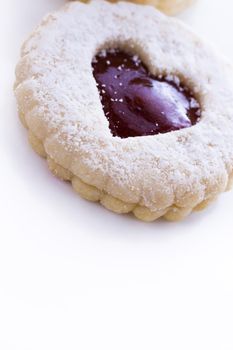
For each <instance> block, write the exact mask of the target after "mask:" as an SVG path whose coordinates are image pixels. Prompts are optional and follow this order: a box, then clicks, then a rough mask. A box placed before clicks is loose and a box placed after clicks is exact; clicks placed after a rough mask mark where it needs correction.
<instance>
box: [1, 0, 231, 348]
mask: <svg viewBox="0 0 233 350" xmlns="http://www.w3.org/2000/svg"><path fill="white" fill-rule="evenodd" d="M62 3H63V1H62V0H36V1H33V0H1V4H0V40H1V43H0V44H1V46H0V47H1V55H0V108H1V118H0V159H1V169H0V206H1V209H0V213H1V214H0V349H1V350H41V349H43V350H61V349H62V350H74V349H75V350H77V349H80V350H94V349H101V350H119V349H120V350H138V349H140V350H152V349H153V350H155V349H158V350H174V349H179V350H194V349H195V350H197V349H198V350H209V349H211V350H217V349H218V350H228V349H229V350H230V349H231V350H232V349H233V213H232V208H233V192H232V193H227V194H224V195H222V196H221V198H220V199H219V200H218V202H217V203H216V204H214V205H213V206H211V207H210V208H209V209H208V210H207V211H205V212H203V213H199V214H193V215H192V216H191V217H189V218H188V219H187V220H186V221H184V222H181V223H167V222H163V221H160V222H155V223H152V224H145V223H142V222H138V221H136V220H135V219H133V218H132V217H130V216H117V215H115V214H112V213H110V212H108V211H107V210H105V209H103V208H102V207H101V206H99V205H97V204H92V203H88V202H86V201H84V200H82V199H80V198H79V197H78V196H77V195H76V194H75V193H74V192H73V191H72V189H71V186H69V185H68V184H65V183H62V182H60V181H59V180H57V179H55V178H54V177H52V176H51V174H50V173H49V171H48V169H47V166H46V164H45V161H44V160H42V159H40V158H39V157H38V156H37V155H36V154H35V153H34V152H33V151H32V150H31V148H30V147H29V145H28V143H27V138H26V132H25V130H24V129H23V127H22V126H21V125H20V123H19V121H18V119H17V112H16V106H15V99H14V96H13V93H12V85H13V81H14V67H15V64H16V62H17V59H18V52H19V47H20V45H21V42H22V41H23V40H24V39H25V38H26V37H27V35H28V34H29V33H30V31H31V30H32V29H33V27H34V26H35V25H36V24H37V23H38V22H39V20H40V19H41V17H42V15H43V14H45V13H46V12H47V11H48V10H52V9H56V8H58V7H59V5H61V4H62ZM232 11H233V4H232V1H230V0H221V1H220V0H199V3H198V4H197V5H196V6H194V7H192V8H191V9H190V10H188V11H186V12H185V13H183V14H182V16H180V17H181V18H182V20H184V21H185V22H187V23H189V24H190V25H191V26H192V27H193V29H194V30H196V31H197V32H198V33H200V34H201V35H202V36H203V37H205V38H206V39H208V40H210V41H211V42H212V43H214V44H215V46H217V48H218V49H219V50H220V51H221V52H222V53H224V54H225V55H227V56H228V57H229V58H230V59H233V39H232V34H233V21H232ZM223 108H224V106H223ZM232 132H233V131H232Z"/></svg>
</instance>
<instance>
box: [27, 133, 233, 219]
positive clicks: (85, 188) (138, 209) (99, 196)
mask: <svg viewBox="0 0 233 350" xmlns="http://www.w3.org/2000/svg"><path fill="white" fill-rule="evenodd" d="M28 139H29V143H30V144H31V146H32V148H33V149H34V151H35V152H36V153H37V154H38V155H40V156H41V157H43V158H46V159H47V163H48V167H49V169H50V171H51V172H52V173H53V175H55V176H56V177H58V178H60V179H61V180H64V181H70V182H71V184H72V187H73V189H74V190H75V191H76V192H77V193H78V194H79V195H80V196H81V197H82V198H84V199H86V200H89V201H92V202H100V203H101V204H102V205H103V206H104V207H105V208H106V209H109V210H111V211H113V212H114V213H117V214H126V213H130V212H132V213H133V214H134V215H135V217H136V218H138V219H139V220H142V221H147V222H151V221H155V220H157V219H159V218H164V219H166V220H168V221H180V220H182V219H184V218H185V217H186V216H188V215H189V214H190V213H191V212H192V211H200V210H203V209H205V208H206V207H207V206H208V205H209V204H211V203H212V202H213V201H214V200H215V199H216V197H217V196H216V195H213V196H212V197H210V198H208V199H205V200H203V201H202V202H201V203H199V204H198V205H197V206H195V207H194V208H189V207H184V208H181V207H177V206H175V205H172V206H170V207H168V208H166V209H162V210H158V211H151V210H150V209H148V208H146V207H144V206H140V205H138V204H132V203H126V202H123V201H121V200H120V199H118V198H115V197H113V196H111V195H109V194H108V193H105V192H103V191H101V190H99V189H98V188H96V187H94V186H92V185H89V184H87V183H85V182H84V181H83V180H81V179H80V178H79V177H77V176H76V175H74V174H72V173H71V172H70V171H69V170H67V169H65V168H63V167H62V166H60V165H59V164H57V163H56V162H55V161H54V160H53V159H52V158H50V156H49V155H48V154H47V153H46V151H45V149H44V146H43V143H42V142H41V141H40V140H39V139H38V138H37V137H36V136H35V135H34V134H33V133H32V132H31V131H30V130H29V132H28ZM232 185H233V178H230V180H229V182H228V186H227V190H229V189H230V188H231V187H232Z"/></svg>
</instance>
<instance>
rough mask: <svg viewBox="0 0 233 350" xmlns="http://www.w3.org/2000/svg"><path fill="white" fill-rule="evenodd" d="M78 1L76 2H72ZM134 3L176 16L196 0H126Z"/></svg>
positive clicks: (114, 0) (86, 0) (112, 0)
mask: <svg viewBox="0 0 233 350" xmlns="http://www.w3.org/2000/svg"><path fill="white" fill-rule="evenodd" d="M72 1H76V0H72ZM80 1H82V2H88V0H80ZM109 1H111V2H117V1H118V0H109ZM125 1H130V2H134V3H135V4H144V5H152V6H155V7H156V8H157V9H159V10H160V11H163V12H165V13H166V14H168V15H175V14H176V13H179V12H181V11H182V10H184V9H185V8H186V7H188V6H190V5H191V4H192V3H193V2H194V1H195V0H125Z"/></svg>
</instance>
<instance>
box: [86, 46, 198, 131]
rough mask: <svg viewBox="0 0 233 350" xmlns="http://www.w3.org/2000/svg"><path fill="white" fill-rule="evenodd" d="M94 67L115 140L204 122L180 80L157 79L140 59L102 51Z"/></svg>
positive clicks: (169, 77) (135, 56) (173, 77)
mask: <svg viewBox="0 0 233 350" xmlns="http://www.w3.org/2000/svg"><path fill="white" fill-rule="evenodd" d="M92 67H93V75H94V77H95V80H96V82H97V86H98V90H99V94H100V97H101V102H102V106H103V110H104V113H105V116H106V118H107V119H108V121H109V128H110V130H111V132H112V135H113V136H119V137H121V138H127V137H132V136H146V135H155V134H159V133H166V132H169V131H174V130H179V129H183V128H188V127H191V126H192V125H194V124H196V123H197V122H198V121H199V120H200V114H201V113H200V105H199V103H198V102H197V100H196V99H195V97H194V95H193V93H192V92H191V91H190V90H189V89H188V88H187V87H186V86H184V84H181V83H180V80H179V78H178V77H177V76H167V77H162V76H159V77H155V76H153V75H152V74H150V73H149V71H148V69H147V68H146V66H145V65H144V64H143V63H142V61H141V60H140V59H139V57H138V56H137V55H134V56H133V55H129V54H128V53H126V52H123V51H121V50H119V49H109V50H102V51H101V52H99V53H98V54H97V55H96V57H95V58H94V60H93V62H92Z"/></svg>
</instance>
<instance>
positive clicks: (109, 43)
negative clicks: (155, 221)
mask: <svg viewBox="0 0 233 350" xmlns="http://www.w3.org/2000/svg"><path fill="white" fill-rule="evenodd" d="M105 48H119V49H121V50H123V51H126V52H129V53H132V54H136V55H138V56H139V57H140V58H141V59H142V61H143V62H144V64H145V65H146V66H147V68H148V69H149V71H150V72H151V74H153V75H155V76H158V75H161V74H162V75H163V76H178V77H179V79H180V80H181V82H183V83H184V84H186V85H187V86H188V87H189V88H190V89H191V90H192V91H194V92H195V95H196V96H197V99H198V101H199V102H200V104H201V110H202V115H201V121H200V122H199V123H198V124H196V125H195V126H192V127H191V128H187V129H182V130H178V131H174V132H169V133H166V134H158V135H153V136H145V137H144V136H142V137H133V138H127V139H122V138H119V137H113V136H112V134H111V132H110V129H109V127H108V121H107V119H106V117H105V115H104V111H103V108H102V105H101V101H100V97H99V93H98V89H97V87H96V82H95V79H94V77H93V74H92V60H93V57H94V56H95V55H96V54H97V53H98V52H99V51H100V50H102V49H105ZM21 56H22V57H21V60H20V62H19V64H18V67H17V70H16V77H17V80H16V85H15V87H16V89H15V91H16V96H17V99H18V104H19V109H20V111H21V113H23V114H24V116H25V120H26V123H27V126H28V127H29V128H30V130H32V132H33V133H34V134H35V135H36V136H37V137H38V138H39V139H40V140H42V141H43V143H44V146H45V150H46V152H47V153H48V154H49V155H50V157H51V158H53V159H54V160H55V161H56V162H57V163H58V164H60V165H62V166H63V167H64V168H66V169H69V170H70V171H71V172H72V173H73V174H75V175H77V176H79V177H80V178H81V179H83V180H84V181H85V182H87V183H89V184H91V185H93V186H96V187H98V188H99V189H102V190H104V191H106V192H107V193H109V194H111V195H113V196H114V197H116V198H119V199H121V200H123V201H126V202H132V203H140V204H141V205H144V206H146V207H148V208H150V209H151V210H157V209H162V208H165V207H168V206H169V205H171V204H172V203H175V204H176V205H177V206H181V207H182V206H186V205H187V203H188V204H190V205H193V206H194V205H195V204H197V203H199V202H200V201H201V200H202V199H203V198H206V197H208V195H212V194H213V193H214V192H218V191H219V184H222V186H223V187H224V183H226V182H227V179H228V175H229V174H230V173H231V172H232V167H233V137H232V133H233V84H232V81H233V70H232V67H231V66H230V65H229V64H228V63H227V62H226V61H225V59H224V58H222V57H220V56H219V55H218V54H217V53H216V52H215V51H214V50H213V49H212V48H211V47H209V46H208V45H207V44H206V43H204V42H203V41H201V40H200V39H199V38H198V37H197V36H196V35H194V34H193V33H192V32H191V31H190V30H189V29H188V28H187V27H186V26H185V25H183V24H182V23H180V22H179V21H178V20H176V19H171V18H167V17H166V16H164V15H163V14H161V13H160V12H158V11H157V10H155V9H154V8H152V7H150V6H140V5H134V4H130V3H124V2H122V3H117V4H110V3H107V2H104V1H99V0H98V1H92V2H91V3H89V4H82V3H79V2H74V3H69V4H67V5H66V6H64V7H63V8H62V9H61V10H59V11H57V12H54V13H52V14H49V15H48V16H46V17H45V18H44V20H43V21H42V23H41V25H40V26H39V27H38V28H37V29H36V30H35V31H34V32H33V33H32V35H31V37H30V38H29V39H28V40H27V41H26V43H25V44H24V46H23V48H22V53H21Z"/></svg>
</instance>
